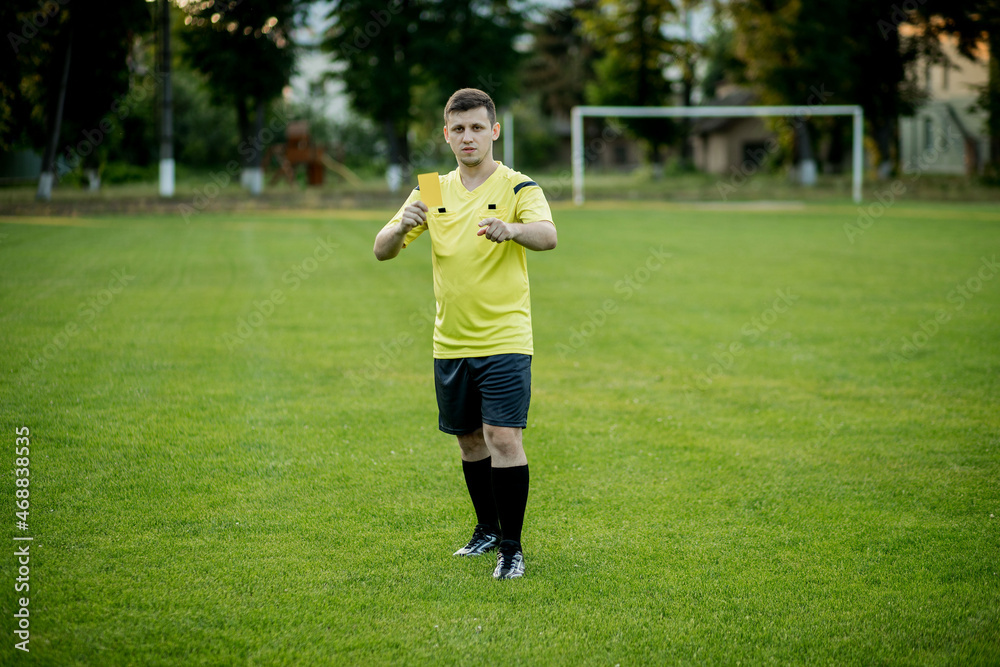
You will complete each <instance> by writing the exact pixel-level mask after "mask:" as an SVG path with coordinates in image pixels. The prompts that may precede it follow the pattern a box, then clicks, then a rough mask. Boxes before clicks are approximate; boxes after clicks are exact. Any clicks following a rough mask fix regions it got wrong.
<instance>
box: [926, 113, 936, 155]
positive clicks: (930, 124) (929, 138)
mask: <svg viewBox="0 0 1000 667" xmlns="http://www.w3.org/2000/svg"><path fill="white" fill-rule="evenodd" d="M933 146H934V119H933V118H931V117H930V116H924V150H925V151H929V150H930V149H931V148H932V147H933Z"/></svg>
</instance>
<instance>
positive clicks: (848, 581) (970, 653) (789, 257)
mask: <svg viewBox="0 0 1000 667" xmlns="http://www.w3.org/2000/svg"><path fill="white" fill-rule="evenodd" d="M389 214H391V212H383V213H378V212H366V213H357V212H348V213H346V214H343V215H342V214H339V213H338V212H328V213H327V212H307V213H302V214H299V213H298V212H290V213H284V212H282V213H272V212H267V213H260V214H257V213H254V214H252V215H250V214H248V215H236V214H203V215H200V216H197V217H196V218H193V219H192V223H191V224H190V225H185V224H183V222H182V221H180V219H179V218H178V217H176V216H147V217H136V218H130V217H110V218H107V219H99V220H97V221H96V222H97V223H100V224H101V225H105V226H102V227H93V228H74V227H64V228H63V227H58V226H46V227H41V226H31V225H20V226H19V225H14V224H12V225H9V226H5V227H4V230H5V233H7V234H9V236H8V237H7V238H5V239H4V241H3V243H2V244H0V258H2V259H0V261H2V262H3V265H4V266H5V267H15V266H16V267H18V269H17V270H16V271H14V270H9V269H5V271H4V273H3V275H4V278H3V289H2V291H0V306H2V310H0V313H2V315H0V317H3V321H4V324H5V333H4V338H3V343H2V346H3V355H2V361H0V372H3V374H4V376H5V377H6V378H8V381H5V383H4V386H3V391H2V402H3V407H4V411H3V413H4V421H5V429H6V430H7V431H8V432H12V431H13V427H14V426H15V425H20V424H21V423H25V424H27V425H29V426H30V427H31V428H32V430H33V433H34V434H35V441H34V444H33V458H32V475H33V482H32V487H31V488H32V494H33V495H32V515H31V519H32V521H31V526H32V533H33V534H35V535H37V536H38V541H37V542H36V543H35V548H36V551H34V552H33V554H37V558H38V560H37V562H36V561H33V571H32V576H33V579H32V584H33V586H34V585H35V584H37V598H33V601H32V605H33V606H32V613H33V614H36V610H37V614H36V616H33V624H34V625H33V626H32V628H33V633H32V639H33V644H32V648H33V649H34V648H35V646H37V647H38V649H37V652H35V651H34V650H33V652H34V653H35V657H36V659H37V660H39V661H40V662H41V663H42V664H93V663H95V662H101V663H105V664H135V663H142V664H192V663H193V664H221V663H232V662H247V663H253V664H304V663H330V662H332V663H334V664H385V663H390V664H393V663H395V664H427V663H434V664H467V663H469V662H473V661H487V662H489V661H490V660H492V659H495V656H497V655H504V656H505V659H507V661H509V662H513V663H524V664H615V663H621V664H630V663H633V664H634V663H639V664H658V663H664V662H693V661H699V662H702V661H703V662H710V663H732V662H736V661H742V662H747V661H750V662H764V661H778V662H785V663H799V664H805V663H815V662H837V663H842V662H872V661H879V662H917V663H926V662H951V661H959V662H967V663H972V664H976V663H980V664H988V663H990V662H992V661H993V660H994V659H995V656H996V652H995V646H996V640H997V638H998V635H997V632H996V629H995V628H996V624H997V621H998V618H997V612H996V609H997V608H998V605H997V602H998V598H1000V596H998V579H997V575H996V561H997V555H998V548H997V546H998V543H997V541H996V523H995V521H996V519H995V518H991V516H990V515H991V514H994V515H996V514H1000V511H997V510H998V509H1000V502H998V501H1000V493H998V490H997V488H996V484H995V480H996V479H997V476H998V473H1000V470H998V468H1000V466H998V456H997V448H998V445H1000V436H998V434H1000V428H998V427H1000V419H998V417H997V414H998V413H997V410H996V399H995V396H996V395H997V393H996V390H997V377H998V376H997V368H998V354H1000V352H998V346H997V342H998V341H997V337H996V321H997V319H996V314H997V308H998V306H1000V280H998V279H993V280H987V281H984V282H983V283H982V286H981V289H980V290H979V291H977V292H976V294H975V295H974V296H973V297H972V298H970V299H967V300H966V302H965V303H964V305H963V307H962V308H961V309H960V310H949V311H948V312H949V313H950V314H951V315H952V317H951V319H950V320H949V321H947V322H945V323H943V324H942V325H941V327H940V330H939V331H938V332H936V334H935V335H934V336H933V337H931V338H930V339H929V340H928V341H927V343H926V345H924V346H922V347H921V349H920V350H918V351H917V352H916V353H915V354H913V355H910V356H909V357H908V358H907V359H905V361H904V362H903V363H901V364H896V365H895V366H894V365H893V364H892V363H890V352H892V351H893V350H896V349H897V348H898V347H899V345H900V339H901V337H902V336H906V335H911V334H912V333H913V332H914V331H916V330H918V329H919V325H920V323H921V322H922V321H924V320H926V319H927V318H928V317H933V315H934V313H935V312H936V310H938V309H940V308H944V309H949V308H952V309H953V308H954V306H953V304H950V303H949V302H948V300H947V295H948V293H949V291H950V290H952V289H953V288H954V286H955V284H956V282H959V281H965V280H967V279H968V278H969V277H970V276H973V275H975V272H976V271H977V269H978V267H979V265H980V261H981V259H980V258H981V257H982V256H992V253H993V252H996V251H997V250H1000V227H998V223H1000V216H997V215H996V214H994V213H992V211H990V210H988V209H984V208H982V207H953V208H949V207H935V206H920V207H914V206H903V205H902V204H897V205H896V206H893V207H890V208H889V209H888V210H887V211H886V213H885V214H884V215H883V216H882V217H881V218H879V219H878V220H877V221H876V223H875V224H873V225H872V226H871V227H870V228H869V229H868V230H866V231H865V233H864V234H863V235H861V236H860V237H858V238H856V239H855V242H854V243H851V242H850V241H849V240H848V238H847V236H846V235H845V232H844V225H845V224H849V223H853V222H854V221H855V218H856V216H857V213H856V209H855V208H854V207H848V206H830V205H818V206H813V205H809V206H808V207H807V208H806V210H804V211H790V210H778V211H760V210H753V211H715V210H711V211H705V210H700V209H698V207H684V206H675V205H667V206H647V205H637V206H634V205H628V204H620V205H618V204H616V205H614V206H608V205H607V204H606V203H603V202H602V203H601V205H600V206H588V207H586V208H584V209H582V210H574V209H568V208H567V209H558V210H557V222H558V223H559V229H560V246H559V248H558V249H557V250H556V251H555V252H552V253H540V254H531V255H530V257H529V267H530V271H531V277H532V297H533V314H534V320H535V346H536V357H535V362H534V387H533V389H534V395H533V405H532V414H531V423H530V428H529V429H528V431H527V433H526V442H527V447H528V452H529V457H530V458H531V462H532V477H533V487H532V496H531V500H530V505H529V507H530V509H529V516H528V523H527V529H526V540H527V542H526V553H527V557H528V568H529V574H528V577H526V578H525V579H524V580H522V581H518V582H513V583H515V584H517V585H516V586H497V585H496V582H493V581H492V580H491V579H490V578H489V572H490V570H491V568H492V566H491V563H490V562H489V561H488V560H477V561H460V562H455V559H453V558H452V557H451V556H450V553H451V551H452V550H453V549H454V547H455V545H456V544H457V543H458V542H461V541H463V540H464V539H465V537H466V535H465V533H466V532H467V530H468V528H469V527H471V526H470V525H469V523H470V521H471V511H470V508H469V507H468V505H469V503H468V500H467V499H466V496H465V491H464V487H463V482H462V480H461V474H460V467H459V463H458V460H457V455H456V452H455V446H454V444H453V442H452V441H451V439H449V438H448V437H446V436H444V435H442V434H440V433H438V432H437V430H436V428H435V419H436V410H435V405H434V397H433V388H432V386H433V385H432V373H431V363H430V325H429V323H428V322H427V317H428V314H429V313H432V312H433V294H432V288H431V278H430V259H429V244H428V242H427V239H421V240H419V241H418V242H417V243H415V244H414V245H413V247H411V248H409V249H407V250H406V251H404V253H403V254H402V255H401V256H400V257H399V258H398V259H396V260H393V261H392V262H390V263H387V264H378V263H377V262H376V261H375V260H374V258H373V256H372V254H371V244H372V240H373V238H374V234H375V232H376V231H377V230H378V228H379V227H380V226H381V224H382V221H384V220H385V219H386V218H387V217H388V215H389ZM320 240H325V241H326V242H327V243H332V244H335V245H336V248H335V250H334V252H333V253H332V254H331V255H330V256H329V257H328V258H327V259H324V260H323V261H319V260H317V261H316V264H315V267H316V268H315V270H312V271H306V272H305V273H302V271H304V268H305V267H304V266H303V263H304V262H306V260H308V259H309V258H310V257H312V258H313V259H316V258H317V255H316V249H317V248H318V247H320V246H319V245H318V244H319V242H320ZM653 250H656V252H657V253H665V254H666V255H669V257H666V258H665V259H662V260H657V261H660V266H659V267H658V268H656V269H650V268H649V267H650V266H651V265H652V264H653V263H651V264H647V263H646V262H647V260H649V258H650V257H654V258H657V257H660V256H661V255H658V254H655V253H654V254H652V255H651V252H652V251H653ZM122 266H126V267H128V268H129V270H130V271H132V272H133V273H134V275H135V279H134V281H132V282H130V283H129V285H128V286H126V288H125V289H123V290H122V291H121V293H120V294H117V295H115V297H114V299H113V301H112V302H111V303H110V304H109V305H108V306H107V307H106V308H105V309H104V311H103V312H102V313H101V314H100V315H99V316H98V317H97V318H96V319H95V321H94V325H95V327H96V329H95V330H91V329H90V328H89V327H88V328H87V329H86V330H82V331H81V332H80V334H79V335H77V336H75V337H73V338H72V339H70V340H69V342H68V344H67V345H66V347H65V348H64V349H60V350H58V351H57V353H56V354H54V355H53V356H52V358H51V359H47V360H46V363H45V366H44V368H43V369H41V370H39V371H36V372H31V362H32V361H33V360H34V359H37V358H38V355H39V354H42V351H43V350H44V349H45V346H46V345H47V344H49V343H50V342H51V341H52V340H53V337H54V336H55V335H56V334H57V333H58V332H59V331H60V330H63V328H64V326H65V324H66V323H67V322H72V321H76V320H79V319H80V318H81V315H80V313H79V311H78V306H79V304H80V303H81V302H82V301H86V300H87V299H89V298H91V297H92V296H94V295H95V294H98V293H99V292H100V291H101V290H102V289H104V288H105V287H106V286H107V282H108V280H109V279H110V274H111V271H113V270H116V269H118V268H120V267H122ZM308 266H312V264H308ZM643 266H645V267H646V268H647V271H646V272H642V271H639V269H640V267H643ZM133 267H134V270H133ZM295 267H299V268H298V269H296V268H295ZM297 271H298V272H297ZM289 272H291V273H289ZM629 277H631V280H632V282H633V285H634V287H631V288H629V287H628V285H627V283H625V282H624V281H625V280H626V279H627V278H629ZM295 278H298V280H296V279H295ZM998 278H1000V277H998ZM640 283H641V284H640ZM275 290H280V292H281V295H282V296H283V297H284V299H283V302H282V303H280V304H274V307H273V310H270V314H269V315H266V316H263V311H266V310H268V306H267V305H266V304H264V305H263V307H262V306H261V305H260V304H262V303H263V302H265V301H266V300H268V299H269V298H271V297H272V295H273V293H274V291H275ZM776 290H791V293H792V294H793V295H795V296H796V297H797V299H796V300H794V301H793V304H792V305H791V306H789V307H788V308H787V310H786V311H785V312H782V313H776V315H777V317H776V319H775V320H774V321H773V322H771V323H769V324H768V326H767V328H766V329H763V328H761V327H757V325H755V324H753V321H754V318H757V319H758V320H760V319H761V318H762V317H765V318H766V319H768V320H769V319H770V316H769V315H767V312H768V309H769V308H772V307H773V306H774V302H775V299H776V298H778V297H777V296H776V293H775V292H776ZM609 301H610V302H612V303H613V304H614V306H615V307H614V308H613V312H604V317H603V319H601V318H600V317H599V316H595V313H597V312H599V311H603V310H604V309H605V306H606V304H607V302H609ZM254 312H260V313H262V316H263V320H262V321H261V323H260V324H259V325H258V326H251V327H250V329H249V330H250V333H249V335H248V336H246V337H245V339H244V338H240V340H241V342H239V343H237V344H233V342H232V340H231V339H228V338H227V335H230V336H231V335H234V334H236V335H237V338H239V336H238V331H239V327H240V322H241V321H249V318H250V317H251V316H252V314H253V313H254ZM595 317H597V320H601V322H600V324H597V323H596V322H597V320H595ZM255 321H256V318H255ZM588 322H589V323H590V326H588V327H586V331H587V332H588V333H587V335H585V336H584V335H582V333H581V332H582V331H584V325H585V324H587V323H588ZM748 326H749V327H751V330H752V331H753V332H755V333H753V335H747V334H746V333H745V327H748ZM574 332H576V333H577V334H578V336H577V337H576V338H574ZM577 343H579V344H577ZM733 343H739V344H741V345H742V348H741V351H740V352H739V353H738V354H735V355H733V358H732V360H731V362H730V361H729V359H728V357H726V353H727V352H728V351H730V350H731V349H732V348H731V346H732V344H733ZM720 359H721V360H722V361H720ZM713 364H718V368H715V367H713V366H712V365H713ZM705 378H709V379H710V380H711V382H705V381H704V379H705ZM5 479H6V480H7V481H6V482H5V483H4V484H3V489H2V493H3V494H4V496H5V497H8V498H12V497H13V489H14V486H13V476H12V474H11V475H9V476H7V477H5ZM14 571H15V570H14V564H13V562H12V561H11V560H10V559H9V558H8V559H3V560H2V570H0V572H2V576H3V577H4V578H5V579H6V580H8V581H10V580H12V577H13V573H14ZM33 592H34V591H33ZM0 604H2V606H3V608H4V614H5V615H7V613H8V612H10V613H13V611H14V604H15V599H14V594H13V592H12V591H8V593H7V594H6V595H5V596H3V597H2V598H0ZM35 605H37V606H35ZM36 641H37V644H35V643H34V642H36ZM2 650H4V651H11V652H12V650H13V649H10V648H9V647H7V648H4V649H2Z"/></svg>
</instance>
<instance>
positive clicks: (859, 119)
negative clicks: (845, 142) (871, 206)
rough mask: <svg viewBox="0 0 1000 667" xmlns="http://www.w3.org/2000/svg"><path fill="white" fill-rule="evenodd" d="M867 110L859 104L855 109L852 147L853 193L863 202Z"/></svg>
mask: <svg viewBox="0 0 1000 667" xmlns="http://www.w3.org/2000/svg"><path fill="white" fill-rule="evenodd" d="M864 139H865V112H864V109H862V108H861V106H860V105H859V106H858V107H857V108H856V109H855V111H854V137H853V141H852V144H853V146H852V149H851V162H852V164H851V195H852V198H853V199H854V203H855V204H860V203H861V177H862V175H863V174H864V171H865V161H864V160H865V158H864V156H865V144H864Z"/></svg>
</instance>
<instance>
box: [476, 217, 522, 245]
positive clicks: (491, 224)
mask: <svg viewBox="0 0 1000 667" xmlns="http://www.w3.org/2000/svg"><path fill="white" fill-rule="evenodd" d="M476 235H477V236H484V235H485V236H486V238H488V239H489V240H490V241H493V242H494V243H503V242H504V241H509V240H511V239H512V238H514V225H510V224H507V223H506V222H504V221H503V220H500V219H499V218H486V219H485V220H483V221H481V222H480V223H479V231H478V232H476Z"/></svg>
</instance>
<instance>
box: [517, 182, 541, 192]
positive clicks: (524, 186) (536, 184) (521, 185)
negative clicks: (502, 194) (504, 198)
mask: <svg viewBox="0 0 1000 667" xmlns="http://www.w3.org/2000/svg"><path fill="white" fill-rule="evenodd" d="M529 185H534V186H536V187H537V186H538V183H535V182H534V181H525V182H524V183H518V184H517V185H515V186H514V194H517V193H518V192H519V191H520V190H521V188H526V187H528V186H529Z"/></svg>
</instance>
